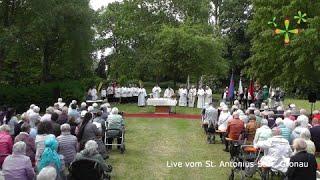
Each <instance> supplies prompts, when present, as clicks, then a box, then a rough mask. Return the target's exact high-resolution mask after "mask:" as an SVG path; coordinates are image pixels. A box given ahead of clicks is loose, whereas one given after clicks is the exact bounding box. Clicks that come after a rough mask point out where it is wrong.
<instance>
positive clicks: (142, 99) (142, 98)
mask: <svg viewBox="0 0 320 180" xmlns="http://www.w3.org/2000/svg"><path fill="white" fill-rule="evenodd" d="M146 97H147V92H146V89H145V88H143V87H140V88H139V90H138V106H139V107H143V106H145V105H146Z"/></svg>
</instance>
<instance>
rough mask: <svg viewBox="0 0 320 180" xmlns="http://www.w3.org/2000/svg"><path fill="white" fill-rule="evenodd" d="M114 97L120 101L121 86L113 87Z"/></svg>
mask: <svg viewBox="0 0 320 180" xmlns="http://www.w3.org/2000/svg"><path fill="white" fill-rule="evenodd" d="M114 98H115V99H116V100H115V101H116V102H118V103H119V102H120V101H121V87H120V86H119V85H118V86H116V87H115V88H114Z"/></svg>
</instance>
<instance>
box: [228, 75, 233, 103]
mask: <svg viewBox="0 0 320 180" xmlns="http://www.w3.org/2000/svg"><path fill="white" fill-rule="evenodd" d="M233 97H234V80H233V73H232V75H231V78H230V84H229V91H228V98H229V99H230V100H231V99H233Z"/></svg>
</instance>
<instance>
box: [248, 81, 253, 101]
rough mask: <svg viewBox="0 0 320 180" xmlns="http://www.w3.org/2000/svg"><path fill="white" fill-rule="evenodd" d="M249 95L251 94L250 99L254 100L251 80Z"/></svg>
mask: <svg viewBox="0 0 320 180" xmlns="http://www.w3.org/2000/svg"><path fill="white" fill-rule="evenodd" d="M249 95H250V96H251V100H254V85H253V80H250V86H249Z"/></svg>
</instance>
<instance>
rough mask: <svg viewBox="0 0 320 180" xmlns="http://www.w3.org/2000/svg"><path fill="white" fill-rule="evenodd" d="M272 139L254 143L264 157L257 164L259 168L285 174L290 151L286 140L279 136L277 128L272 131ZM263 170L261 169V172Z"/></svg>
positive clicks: (279, 132)
mask: <svg viewBox="0 0 320 180" xmlns="http://www.w3.org/2000/svg"><path fill="white" fill-rule="evenodd" d="M272 135H273V137H271V138H269V139H267V140H265V141H259V142H258V143H256V145H255V146H256V147H258V148H261V149H263V150H264V156H263V157H262V158H261V159H260V161H259V162H258V164H259V166H260V167H263V168H264V167H268V168H273V169H274V170H278V171H281V172H282V173H285V172H287V169H288V167H289V164H288V162H289V157H290V156H291V154H292V150H291V147H290V144H289V142H288V140H286V139H285V138H283V137H282V136H281V131H280V129H279V128H273V129H272ZM264 170H265V169H263V172H265V171H264Z"/></svg>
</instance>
